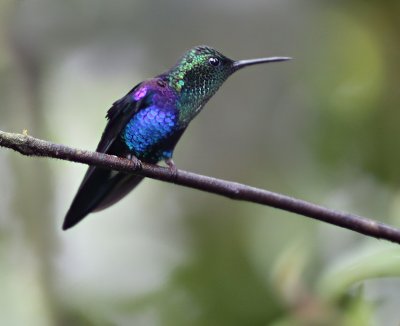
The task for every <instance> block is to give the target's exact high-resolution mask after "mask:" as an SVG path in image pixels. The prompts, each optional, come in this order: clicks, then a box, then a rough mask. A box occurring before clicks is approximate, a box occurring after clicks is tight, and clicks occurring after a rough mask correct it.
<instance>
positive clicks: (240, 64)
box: [233, 57, 292, 71]
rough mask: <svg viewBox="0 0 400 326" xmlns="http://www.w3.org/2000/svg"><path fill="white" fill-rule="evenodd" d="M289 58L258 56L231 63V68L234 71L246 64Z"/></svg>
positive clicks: (287, 58) (286, 58) (288, 58)
mask: <svg viewBox="0 0 400 326" xmlns="http://www.w3.org/2000/svg"><path fill="white" fill-rule="evenodd" d="M291 59H292V58H290V57H270V58H259V59H250V60H239V61H235V62H234V63H233V69H234V70H235V71H236V70H239V69H241V68H243V67H247V66H252V65H258V64H261V63H269V62H279V61H287V60H291Z"/></svg>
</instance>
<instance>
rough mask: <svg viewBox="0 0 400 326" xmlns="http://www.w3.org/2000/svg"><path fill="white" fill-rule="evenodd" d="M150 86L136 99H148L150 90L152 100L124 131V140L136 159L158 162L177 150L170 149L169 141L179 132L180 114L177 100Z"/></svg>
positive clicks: (142, 88) (140, 92) (148, 101)
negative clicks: (147, 94)
mask: <svg viewBox="0 0 400 326" xmlns="http://www.w3.org/2000/svg"><path fill="white" fill-rule="evenodd" d="M158 86H160V85H158ZM146 87H147V88H146ZM146 87H141V88H140V89H138V90H137V91H136V92H135V93H134V94H133V95H132V96H136V98H139V97H140V96H142V97H144V96H146V93H148V92H149V91H150V92H151V95H149V96H151V98H150V99H148V100H147V101H146V103H148V106H147V107H145V108H143V109H141V110H140V111H138V112H137V113H136V114H135V115H134V116H133V117H132V119H131V120H130V121H129V122H128V124H127V125H126V127H125V128H124V130H123V131H122V138H123V140H124V142H125V144H126V146H127V147H128V149H129V150H130V151H131V152H132V153H133V154H134V155H135V156H136V157H138V158H139V159H147V160H150V161H154V162H157V161H160V160H163V159H166V158H170V157H171V156H172V150H173V148H168V139H169V138H170V137H172V136H173V135H174V132H176V131H177V129H178V120H179V114H178V111H177V108H176V106H175V105H174V104H175V98H171V94H168V93H169V92H165V91H164V90H163V92H161V91H159V90H157V89H151V90H149V86H148V85H147V86H146ZM172 95H174V94H172Z"/></svg>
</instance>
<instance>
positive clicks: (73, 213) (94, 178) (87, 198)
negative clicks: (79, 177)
mask: <svg viewBox="0 0 400 326" xmlns="http://www.w3.org/2000/svg"><path fill="white" fill-rule="evenodd" d="M142 180H143V177H142V176H139V175H134V174H126V173H121V172H116V171H111V170H106V169H102V168H97V167H89V169H88V171H87V172H86V175H85V178H84V179H83V181H82V184H81V186H80V187H79V190H78V193H77V194H76V195H75V198H74V200H73V201H72V204H71V207H70V208H69V210H68V212H67V215H66V216H65V219H64V223H63V227H62V228H63V230H67V229H69V228H71V227H73V226H74V225H75V224H77V223H79V222H80V221H81V220H82V219H83V218H84V217H85V216H86V215H88V214H89V213H91V212H97V211H101V210H102V209H105V208H107V207H109V206H111V205H112V204H114V203H116V202H117V201H119V200H120V199H122V198H123V197H124V196H125V195H127V194H128V193H129V192H130V191H131V190H132V189H133V188H135V187H136V186H137V185H138V184H139V182H140V181H142Z"/></svg>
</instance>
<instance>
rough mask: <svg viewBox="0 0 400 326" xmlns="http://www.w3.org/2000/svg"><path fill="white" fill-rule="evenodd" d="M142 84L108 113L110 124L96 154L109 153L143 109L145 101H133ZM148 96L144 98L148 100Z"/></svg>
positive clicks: (116, 103)
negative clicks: (130, 121)
mask: <svg viewBox="0 0 400 326" xmlns="http://www.w3.org/2000/svg"><path fill="white" fill-rule="evenodd" d="M140 85H141V84H138V85H136V86H135V87H134V88H132V89H131V90H130V91H129V93H128V94H126V95H125V96H124V97H123V98H121V99H119V100H118V101H116V102H114V104H113V106H112V107H111V109H109V110H108V111H107V115H106V118H107V119H108V123H107V126H106V129H105V130H104V132H103V135H102V136H101V139H100V142H99V144H98V145H97V149H96V152H100V153H108V152H107V150H108V149H109V148H110V147H111V145H112V144H113V143H114V142H115V140H116V139H117V138H118V137H119V135H120V133H121V131H122V130H123V129H124V128H125V126H126V125H127V123H128V122H129V120H130V119H131V118H132V117H133V116H134V115H135V113H137V112H138V111H139V109H140V108H141V107H142V105H141V104H142V103H143V102H144V101H143V99H141V100H140V101H135V100H134V99H133V94H134V92H135V91H136V90H137V89H138V88H139V87H140ZM147 98H148V96H146V97H144V99H147Z"/></svg>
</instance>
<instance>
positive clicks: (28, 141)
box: [0, 131, 400, 244]
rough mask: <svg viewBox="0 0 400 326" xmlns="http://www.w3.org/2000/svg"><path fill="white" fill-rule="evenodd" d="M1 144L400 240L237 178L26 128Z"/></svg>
mask: <svg viewBox="0 0 400 326" xmlns="http://www.w3.org/2000/svg"><path fill="white" fill-rule="evenodd" d="M0 146H2V147H8V148H11V149H14V150H15V151H17V152H19V153H21V154H23V155H28V156H44V157H52V158H58V159H62V160H68V161H72V162H79V163H84V164H90V165H97V166H102V167H107V168H110V169H114V170H118V171H123V172H129V173H136V174H140V175H143V176H146V177H149V178H152V179H157V180H162V181H166V182H171V183H175V184H178V185H181V186H185V187H189V188H195V189H199V190H203V191H206V192H209V193H214V194H218V195H221V196H225V197H228V198H232V199H235V200H244V201H248V202H253V203H258V204H261V205H267V206H271V207H275V208H279V209H282V210H285V211H289V212H293V213H297V214H300V215H304V216H308V217H311V218H313V219H316V220H319V221H324V222H327V223H330V224H334V225H337V226H340V227H343V228H346V229H349V230H353V231H356V232H358V233H362V234H365V235H367V236H371V237H375V238H380V239H386V240H389V241H393V242H396V243H399V244H400V230H398V229H395V228H393V227H391V226H389V225H386V224H383V223H378V222H376V221H374V220H371V219H367V218H364V217H362V216H357V215H354V214H349V213H345V212H339V211H334V210H331V209H328V208H325V207H322V206H319V205H315V204H312V203H309V202H306V201H304V200H300V199H296V198H292V197H288V196H284V195H280V194H277V193H273V192H270V191H267V190H263V189H258V188H254V187H250V186H246V185H243V184H240V183H236V182H231V181H225V180H220V179H216V178H211V177H207V176H203V175H199V174H195V173H191V172H186V171H182V170H178V171H177V173H176V174H174V173H172V172H171V170H169V169H168V168H164V167H160V166H157V165H152V164H147V163H143V162H140V161H139V160H137V159H133V160H128V159H125V158H120V157H116V156H112V155H107V154H102V153H97V152H92V151H86V150H80V149H76V148H71V147H67V146H64V145H59V144H54V143H51V142H48V141H44V140H40V139H37V138H34V137H31V136H28V135H27V134H26V133H25V132H24V134H14V133H7V132H3V131H0Z"/></svg>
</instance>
